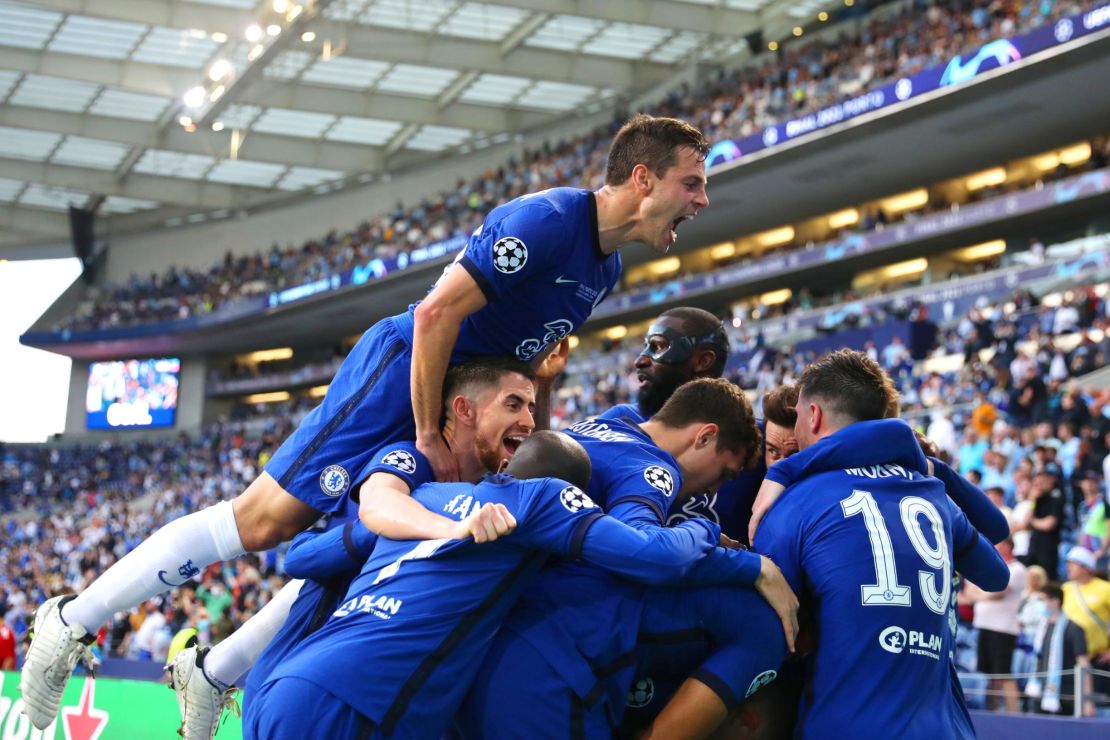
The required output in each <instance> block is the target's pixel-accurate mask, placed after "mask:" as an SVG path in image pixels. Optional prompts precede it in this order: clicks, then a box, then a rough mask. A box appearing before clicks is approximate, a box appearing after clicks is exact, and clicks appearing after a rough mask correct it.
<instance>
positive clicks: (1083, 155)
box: [1060, 141, 1091, 167]
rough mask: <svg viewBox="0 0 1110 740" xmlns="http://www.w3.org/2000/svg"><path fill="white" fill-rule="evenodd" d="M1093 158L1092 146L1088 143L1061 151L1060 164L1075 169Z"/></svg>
mask: <svg viewBox="0 0 1110 740" xmlns="http://www.w3.org/2000/svg"><path fill="white" fill-rule="evenodd" d="M1090 158H1091V145H1090V144H1088V143H1087V142H1085V141H1084V142H1082V143H1081V144H1076V145H1075V146H1069V147H1068V148H1066V149H1061V150H1060V163H1061V164H1066V165H1068V166H1069V167H1074V166H1075V165H1077V164H1083V163H1084V162H1086V161H1087V160H1088V159H1090Z"/></svg>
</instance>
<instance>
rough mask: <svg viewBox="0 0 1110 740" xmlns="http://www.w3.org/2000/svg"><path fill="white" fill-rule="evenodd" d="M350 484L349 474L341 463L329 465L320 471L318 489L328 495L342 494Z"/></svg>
mask: <svg viewBox="0 0 1110 740" xmlns="http://www.w3.org/2000/svg"><path fill="white" fill-rule="evenodd" d="M349 485H351V476H349V475H347V470H346V469H345V468H344V467H343V466H342V465H329V466H327V467H326V468H324V471H323V472H322V473H320V490H321V491H323V492H324V493H326V494H327V495H329V496H342V495H343V492H344V491H346V490H347V486H349Z"/></svg>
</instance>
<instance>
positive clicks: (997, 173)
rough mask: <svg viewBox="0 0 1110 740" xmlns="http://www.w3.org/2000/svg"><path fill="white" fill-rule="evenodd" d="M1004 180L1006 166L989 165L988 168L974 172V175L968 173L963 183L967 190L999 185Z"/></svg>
mask: <svg viewBox="0 0 1110 740" xmlns="http://www.w3.org/2000/svg"><path fill="white" fill-rule="evenodd" d="M1004 182H1006V168H1005V167H991V168H990V169H989V170H983V171H982V172H976V173H975V174H974V175H969V176H968V178H967V180H965V181H964V185H965V186H966V187H967V189H968V190H969V191H972V192H974V191H976V190H982V189H983V188H992V187H994V186H995V185H1001V184H1002V183H1004Z"/></svg>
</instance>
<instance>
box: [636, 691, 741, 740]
mask: <svg viewBox="0 0 1110 740" xmlns="http://www.w3.org/2000/svg"><path fill="white" fill-rule="evenodd" d="M727 717H728V707H726V706H725V703H724V701H723V700H722V699H721V697H720V695H719V694H717V692H716V691H714V690H713V689H711V688H709V687H708V686H706V685H705V684H704V683H702V682H701V681H699V680H698V679H696V678H688V679H686V680H685V681H683V683H682V685H681V686H679V687H678V691H676V692H675V695H674V696H672V697H671V700H670V701H669V702H667V706H665V707H663V711H661V712H660V713H659V716H658V717H656V718H655V721H654V722H652V723H651V727H649V728H648V729H647V732H645V733H644V735H643V736H642V738H641V740H701V739H702V738H707V737H709V736H710V735H712V734H713V732H714V731H715V730H716V729H717V728H718V727H720V726H721V723H722V722H724V721H725V719H726V718H727Z"/></svg>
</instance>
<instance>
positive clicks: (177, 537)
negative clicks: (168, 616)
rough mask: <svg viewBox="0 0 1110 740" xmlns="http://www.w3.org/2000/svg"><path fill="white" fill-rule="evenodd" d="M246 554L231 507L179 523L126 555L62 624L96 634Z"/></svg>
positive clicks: (69, 609)
mask: <svg viewBox="0 0 1110 740" xmlns="http://www.w3.org/2000/svg"><path fill="white" fill-rule="evenodd" d="M244 552H246V551H245V550H244V549H243V541H242V540H241V539H240V538H239V529H238V527H236V526H235V513H234V512H233V511H232V508H231V502H230V501H221V502H220V503H218V504H216V505H215V506H210V507H208V508H207V509H204V510H202V511H198V512H196V513H195V514H189V515H188V516H183V517H181V518H180V519H175V520H174V521H172V522H170V523H169V524H167V525H166V526H164V527H162V528H161V529H159V530H158V531H157V532H155V533H154V534H152V535H151V536H150V537H149V538H148V539H146V540H145V541H144V542H143V543H142V544H140V545H139V546H138V547H136V548H135V549H134V550H132V551H131V552H129V553H127V554H126V555H124V556H123V557H122V558H121V559H120V561H119V562H118V563H116V564H115V565H113V566H112V567H111V568H109V569H108V570H106V571H104V573H103V574H101V576H100V577H99V578H97V579H96V580H95V581H93V582H92V583H90V584H89V587H88V588H86V589H85V590H84V591H82V592H81V593H80V594H79V595H78V596H77V598H76V599H73V600H72V601H70V602H68V603H66V605H65V606H64V607H62V619H64V620H65V621H66V623H67V624H72V623H74V622H76V623H77V624H80V625H82V626H83V627H84V628H85V629H87V630H88V631H89V632H91V633H96V631H97V630H98V629H100V625H102V624H104V622H106V621H108V619H109V618H110V617H111V616H112V615H113V614H115V613H116V612H118V611H122V610H124V609H130V608H131V607H133V606H138V605H139V604H141V603H143V602H144V601H146V600H147V599H149V598H151V597H152V596H157V595H158V594H160V593H163V592H165V591H169V590H170V589H171V588H174V587H175V586H179V585H181V584H182V583H184V582H185V581H188V580H189V579H190V578H193V577H194V576H197V575H199V574H200V572H201V570H202V569H204V568H206V567H208V566H209V565H211V564H212V563H217V562H220V561H223V560H229V559H230V558H235V557H238V556H240V555H242V554H243V553H244Z"/></svg>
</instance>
